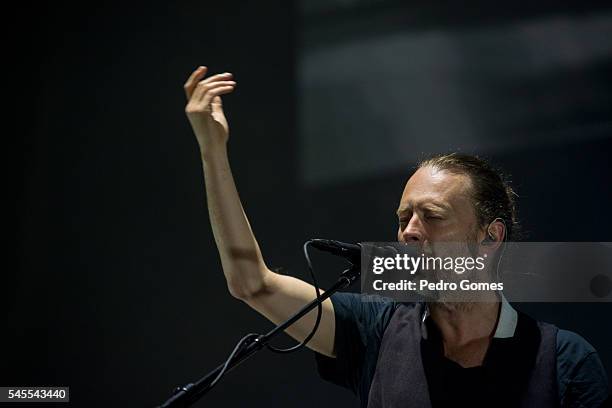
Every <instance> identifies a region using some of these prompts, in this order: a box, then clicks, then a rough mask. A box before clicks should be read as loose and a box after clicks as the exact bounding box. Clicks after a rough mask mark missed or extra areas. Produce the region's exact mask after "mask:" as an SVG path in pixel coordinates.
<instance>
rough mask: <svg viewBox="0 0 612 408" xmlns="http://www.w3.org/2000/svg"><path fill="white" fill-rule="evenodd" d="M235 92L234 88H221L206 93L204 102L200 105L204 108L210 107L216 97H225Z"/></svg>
mask: <svg viewBox="0 0 612 408" xmlns="http://www.w3.org/2000/svg"><path fill="white" fill-rule="evenodd" d="M233 90H234V86H219V87H217V88H214V89H211V90H210V91H208V92H206V94H205V95H204V98H202V102H200V103H201V105H202V106H208V105H209V104H210V102H211V101H212V99H213V98H214V97H215V96H220V95H225V94H228V93H230V92H232V91H233Z"/></svg>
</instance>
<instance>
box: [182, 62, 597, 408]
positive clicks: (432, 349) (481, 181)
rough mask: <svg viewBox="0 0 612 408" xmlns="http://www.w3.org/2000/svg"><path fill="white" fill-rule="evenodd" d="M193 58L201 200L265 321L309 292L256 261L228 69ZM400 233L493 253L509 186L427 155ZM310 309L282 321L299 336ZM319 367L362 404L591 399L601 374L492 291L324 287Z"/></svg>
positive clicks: (189, 109)
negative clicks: (235, 152)
mask: <svg viewBox="0 0 612 408" xmlns="http://www.w3.org/2000/svg"><path fill="white" fill-rule="evenodd" d="M206 71H207V68H206V67H199V68H197V69H196V70H195V71H194V72H193V73H192V74H191V76H190V77H189V79H188V80H187V82H186V83H185V86H184V88H185V92H186V96H187V100H188V103H187V106H186V108H185V111H186V114H187V116H188V119H189V121H190V123H191V126H192V128H193V131H194V133H195V136H196V138H197V140H198V144H199V146H200V152H201V157H202V163H203V168H204V175H205V185H206V193H207V197H208V210H209V216H210V220H211V225H212V228H213V233H214V236H215V241H216V243H217V247H218V250H219V254H220V257H221V262H222V265H223V272H224V274H225V277H226V280H227V285H228V289H229V291H230V293H231V294H232V295H233V296H234V297H236V298H238V299H240V300H242V301H244V302H246V303H247V304H248V305H250V306H251V307H252V308H253V309H255V310H257V311H258V312H260V313H261V314H263V315H264V316H266V317H267V318H268V319H270V320H271V321H272V322H274V323H280V322H282V321H284V320H286V319H287V318H288V317H289V316H291V315H292V314H293V313H295V312H296V311H297V310H299V309H300V308H301V307H302V306H304V305H305V304H306V303H308V302H309V301H311V300H312V299H313V298H314V296H315V290H314V288H313V287H312V286H311V285H309V284H307V283H306V282H303V281H301V280H299V279H296V278H293V277H290V276H285V275H280V274H276V273H274V272H272V271H270V269H269V268H268V267H267V266H266V264H265V262H264V259H263V257H262V254H261V251H260V249H259V246H258V244H257V241H256V239H255V236H254V234H253V231H252V230H251V227H250V225H249V222H248V220H247V217H246V215H245V213H244V211H243V208H242V205H241V203H240V199H239V197H238V192H237V191H236V186H235V184H234V180H233V178H232V174H231V170H230V165H229V160H228V156H227V141H228V137H229V132H228V124H227V121H226V119H225V116H224V114H223V108H222V103H221V95H224V94H227V93H230V92H232V91H233V90H234V88H235V86H236V82H235V81H233V79H232V75H231V74H230V73H223V74H217V75H212V76H209V77H208V78H204V77H205V75H206ZM398 217H399V228H398V240H399V241H400V242H415V243H418V244H420V245H426V244H428V243H436V242H467V243H468V244H469V245H471V246H472V247H476V248H477V250H478V251H482V252H485V253H486V252H488V253H495V251H497V250H498V249H499V248H500V246H501V245H502V244H503V242H504V240H511V239H513V234H514V232H515V226H516V219H515V209H514V200H513V197H512V192H511V190H510V189H509V188H507V186H506V185H505V184H504V182H503V181H502V179H501V178H500V176H499V175H498V174H497V173H495V172H494V171H493V170H492V169H491V168H490V167H489V166H488V165H487V164H486V163H484V162H483V161H481V160H480V159H477V158H474V157H470V156H464V155H463V156H462V155H447V156H437V157H435V158H432V159H430V160H428V161H425V162H423V163H422V164H421V165H420V166H419V168H418V169H417V171H416V172H415V173H414V174H413V175H412V177H411V178H410V179H409V180H408V182H407V184H406V186H405V189H404V192H403V195H402V198H401V201H400V204H399V209H398ZM315 318H316V311H312V312H311V313H310V314H308V315H306V316H305V317H304V318H302V319H301V320H299V321H298V322H296V323H295V324H294V325H293V326H291V327H290V328H289V329H287V333H288V334H289V335H291V336H292V337H294V338H295V339H296V340H298V341H302V340H304V338H305V337H306V336H308V334H309V333H310V331H311V329H312V328H313V325H314V322H315ZM308 347H310V348H311V349H313V350H314V351H315V352H316V358H317V362H318V365H319V370H320V373H321V375H322V376H323V377H324V378H326V379H328V380H330V381H333V382H335V383H337V384H339V385H342V386H345V387H348V388H350V389H352V390H353V391H354V392H355V393H357V394H358V396H359V397H360V400H361V405H362V406H363V407H366V406H367V407H369V408H374V407H396V406H402V407H428V406H433V407H442V406H451V405H453V406H462V405H468V404H469V405H472V406H485V405H487V406H538V407H540V406H542V407H544V406H568V407H569V406H573V407H596V406H600V405H601V404H602V403H603V401H604V400H605V399H606V398H607V387H608V384H607V379H606V376H605V373H604V370H603V367H602V365H601V362H600V360H599V358H598V356H597V353H596V351H595V350H594V349H593V347H592V346H590V345H589V344H588V343H587V342H586V341H585V340H583V339H582V338H581V337H579V336H578V335H576V334H574V333H571V332H568V331H564V330H558V329H557V328H556V327H554V326H552V325H547V324H544V323H541V322H535V321H534V320H532V319H530V318H529V317H527V316H525V315H523V314H520V313H517V312H516V311H515V310H514V309H513V308H512V307H511V306H510V305H509V304H508V303H507V302H506V301H505V299H503V298H499V297H498V296H497V295H495V297H493V298H492V299H491V301H488V302H478V303H452V302H445V303H431V304H428V305H423V304H419V303H417V304H402V303H396V302H392V301H390V300H385V299H382V298H381V299H379V300H377V301H375V302H371V301H369V302H364V301H362V298H361V295H358V294H348V293H342V294H335V295H333V296H332V297H331V298H330V299H327V300H326V301H325V302H324V304H323V314H322V318H321V323H320V326H319V329H318V331H317V332H316V334H315V335H314V337H313V338H312V339H311V340H310V342H309V343H308Z"/></svg>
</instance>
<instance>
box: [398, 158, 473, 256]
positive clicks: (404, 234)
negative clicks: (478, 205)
mask: <svg viewBox="0 0 612 408" xmlns="http://www.w3.org/2000/svg"><path fill="white" fill-rule="evenodd" d="M471 188H472V186H471V181H470V179H469V177H468V176H465V175H460V174H454V173H450V172H448V171H445V170H438V169H435V168H433V167H429V166H428V167H423V168H420V169H419V170H417V171H416V172H415V173H414V174H413V175H412V177H410V180H408V183H406V187H405V188H404V192H403V194H402V198H401V200H400V205H399V208H398V211H397V215H398V220H399V229H398V232H397V239H398V241H400V242H406V243H411V242H414V243H417V244H419V245H420V246H424V247H429V246H430V245H431V244H433V243H436V242H466V241H473V240H477V239H479V237H478V234H477V233H478V231H479V230H478V229H477V226H478V222H477V217H476V212H475V209H474V204H473V201H472V199H471V198H470V195H469V192H470V189H471Z"/></svg>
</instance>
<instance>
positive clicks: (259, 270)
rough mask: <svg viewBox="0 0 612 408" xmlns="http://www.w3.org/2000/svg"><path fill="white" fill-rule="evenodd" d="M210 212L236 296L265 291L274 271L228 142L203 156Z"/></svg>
mask: <svg viewBox="0 0 612 408" xmlns="http://www.w3.org/2000/svg"><path fill="white" fill-rule="evenodd" d="M202 163H203V168H204V179H205V185H206V196H207V200H208V214H209V217H210V223H211V226H212V230H213V234H214V237H215V242H216V244H217V248H218V250H219V256H220V257H221V264H222V266H223V273H224V274H225V278H226V280H227V285H228V288H229V290H230V292H231V293H232V295H233V296H235V297H237V298H241V299H246V298H248V297H251V296H254V295H256V294H258V293H260V292H262V291H265V287H266V279H267V277H268V275H269V274H270V273H271V272H270V271H269V270H268V268H267V267H266V265H265V262H264V260H263V257H262V255H261V251H260V249H259V245H258V244H257V240H256V239H255V235H254V234H253V231H252V229H251V226H250V225H249V221H248V219H247V217H246V214H245V212H244V210H243V208H242V204H241V202H240V197H239V195H238V191H237V189H236V185H235V183H234V178H233V176H232V171H231V167H230V164H229V159H228V155H227V147H226V145H225V144H223V145H222V146H218V147H216V148H214V151H210V150H209V151H208V152H207V154H205V155H202Z"/></svg>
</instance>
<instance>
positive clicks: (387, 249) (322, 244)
mask: <svg viewBox="0 0 612 408" xmlns="http://www.w3.org/2000/svg"><path fill="white" fill-rule="evenodd" d="M310 245H312V246H313V247H314V248H316V249H318V250H320V251H324V252H329V253H330V254H332V255H336V256H340V257H342V258H344V259H346V260H348V261H349V262H350V263H351V264H353V265H355V266H359V265H361V254H362V252H363V251H365V255H366V256H367V257H368V258H372V257H373V256H375V255H381V256H395V255H396V254H398V253H399V252H398V249H397V248H394V247H393V246H390V245H386V246H379V245H372V243H366V245H365V246H364V244H348V243H346V242H340V241H335V240H333V239H319V238H315V239H311V240H310ZM367 262H369V261H368V260H367V259H366V263H367Z"/></svg>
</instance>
